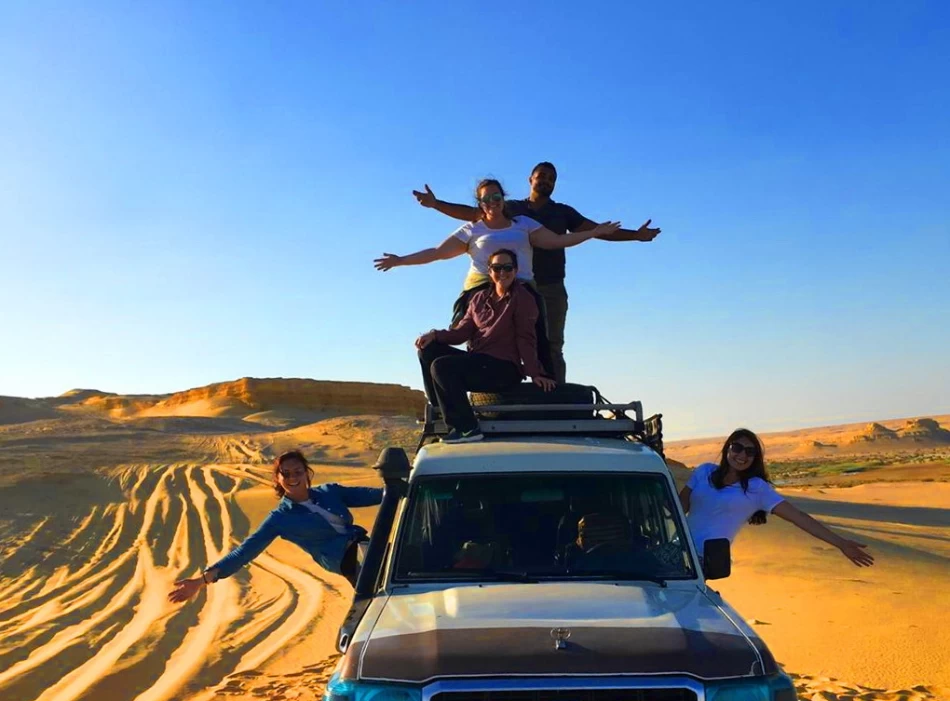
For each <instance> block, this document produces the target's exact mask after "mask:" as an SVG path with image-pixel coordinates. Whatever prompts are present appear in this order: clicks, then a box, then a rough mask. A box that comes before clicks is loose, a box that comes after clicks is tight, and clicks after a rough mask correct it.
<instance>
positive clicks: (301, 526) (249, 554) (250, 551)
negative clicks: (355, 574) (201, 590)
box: [208, 483, 383, 579]
mask: <svg viewBox="0 0 950 701" xmlns="http://www.w3.org/2000/svg"><path fill="white" fill-rule="evenodd" d="M310 499H311V500H312V501H313V502H314V503H315V504H316V505H317V506H319V507H320V508H322V509H326V510H327V511H329V512H330V513H332V514H334V515H335V516H338V517H340V519H342V521H343V523H344V525H345V526H346V531H345V532H344V533H340V532H338V531H337V530H336V529H335V528H334V527H333V526H332V525H331V524H330V522H329V521H327V519H326V518H324V517H323V516H321V515H320V514H319V513H314V512H312V511H311V510H310V509H308V508H307V507H306V506H303V505H301V504H297V503H295V502H294V501H292V500H290V499H288V498H287V497H286V496H285V497H283V498H282V499H281V500H280V502H279V503H278V504H277V508H275V509H274V510H273V511H271V512H270V513H269V514H268V515H267V518H265V519H264V521H263V522H262V523H261V525H260V526H258V527H257V530H256V531H254V532H253V533H251V535H249V536H248V537H247V538H245V539H244V541H243V542H242V543H241V544H240V545H238V546H237V547H236V548H234V550H232V551H231V552H229V553H228V554H227V555H225V556H224V557H222V558H221V559H220V560H218V561H217V562H216V563H214V564H213V565H211V566H210V567H208V569H209V570H210V569H216V570H217V571H218V578H219V579H220V578H223V577H230V576H231V575H232V574H234V573H235V572H237V571H238V570H239V569H241V568H242V567H244V566H245V565H247V564H248V563H250V562H251V561H252V560H253V559H254V558H255V557H257V556H258V555H260V554H261V553H262V552H263V551H264V548H266V547H267V546H268V545H270V543H271V541H273V540H274V538H276V537H278V536H280V537H281V538H283V539H285V540H289V541H290V542H291V543H293V544H294V545H297V546H299V547H301V548H303V549H304V550H306V551H307V552H308V553H309V554H310V556H311V557H312V558H313V559H314V561H316V563H317V564H318V565H320V566H321V567H323V568H324V569H326V570H329V571H330V572H334V573H336V574H340V563H341V562H342V561H343V554H344V553H345V552H346V549H347V547H348V546H349V545H350V543H352V542H353V541H355V540H359V539H360V538H362V537H363V536H365V535H366V529H365V528H362V527H361V526H357V525H354V524H353V514H351V513H350V510H349V509H348V508H347V507H349V506H375V505H377V504H379V503H380V502H381V501H382V500H383V490H382V489H378V488H376V487H344V486H343V485H341V484H335V483H331V484H321V485H319V486H317V487H311V488H310Z"/></svg>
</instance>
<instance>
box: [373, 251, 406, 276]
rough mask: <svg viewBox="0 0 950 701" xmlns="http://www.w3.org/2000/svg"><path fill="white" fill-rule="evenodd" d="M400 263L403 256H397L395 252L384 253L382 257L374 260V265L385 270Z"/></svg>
mask: <svg viewBox="0 0 950 701" xmlns="http://www.w3.org/2000/svg"><path fill="white" fill-rule="evenodd" d="M400 265H402V256H397V255H396V254H395V253H384V254H383V257H382V258H377V259H376V260H374V261H373V266H374V267H375V268H376V269H377V270H381V271H383V272H386V271H387V270H392V269H393V268H397V267H399V266H400Z"/></svg>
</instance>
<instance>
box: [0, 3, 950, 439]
mask: <svg viewBox="0 0 950 701" xmlns="http://www.w3.org/2000/svg"><path fill="white" fill-rule="evenodd" d="M404 5H407V4H403V3H390V2H364V3H347V4H344V3H322V2H298V3H294V2H283V3H270V4H265V3H226V2H217V3H212V2H207V3H186V2H166V3H152V4H142V3H136V4H130V3H114V4H113V3H104V2H103V3H56V2H46V3H44V2H13V3H5V4H4V6H3V9H2V10H0V106H2V108H0V300H3V303H2V304H0V329H2V331H0V395H3V394H6V395H17V396H47V395H53V394H59V393H61V392H63V391H65V390H67V389H70V388H74V387H95V388H99V389H103V390H108V391H114V392H149V393H151V392H169V391H175V390H180V389H185V388H188V387H192V386H197V385H203V384H208V383H210V382H216V381H222V380H229V379H234V378H237V377H241V376H248V375H250V376H258V377H261V376H283V377H314V378H318V379H337V380H365V381H375V382H395V383H400V384H407V385H410V386H413V387H421V381H420V377H419V369H418V365H417V362H416V360H415V357H414V352H413V348H412V341H413V339H414V338H415V336H416V335H417V334H418V333H419V332H421V331H424V330H427V329H429V328H431V327H433V326H444V324H445V323H446V321H447V319H448V313H449V308H450V306H451V303H452V301H453V299H454V297H455V295H456V293H457V291H458V288H459V286H460V283H461V280H462V277H463V276H464V272H465V269H466V267H467V261H466V260H465V259H462V258H460V259H456V260H453V261H449V262H442V263H437V264H432V265H430V266H426V267H417V268H400V269H396V270H394V271H391V272H389V273H386V274H382V273H379V272H377V271H375V270H374V269H373V266H372V260H373V258H374V257H377V256H378V255H379V254H381V253H382V252H384V251H387V252H394V253H409V252H412V251H414V250H418V249H420V248H425V247H427V246H429V245H433V244H435V243H437V242H439V241H441V240H442V239H443V238H444V237H445V236H446V235H447V234H448V233H450V232H451V230H452V229H453V228H454V225H453V223H452V222H451V221H450V220H448V219H445V218H444V217H442V216H441V215H439V214H437V213H435V212H433V211H431V210H425V209H422V208H420V207H419V206H418V205H417V204H416V202H415V200H414V199H413V198H412V197H411V195H410V191H411V190H412V189H413V188H417V187H420V186H421V185H422V184H423V183H426V182H427V183H429V184H430V185H431V186H432V187H433V189H434V190H435V192H436V193H437V195H439V196H440V197H442V198H445V199H451V200H455V201H470V198H471V196H472V194H471V189H472V187H473V185H474V184H475V182H476V181H477V180H478V179H479V178H481V177H484V176H487V175H492V176H497V177H499V178H501V179H502V181H503V182H504V183H505V184H506V186H507V187H508V189H509V190H510V191H511V193H512V194H514V195H516V196H524V195H525V194H527V184H526V179H527V176H528V173H529V171H530V169H531V167H532V166H533V165H534V163H536V162H537V161H540V160H550V161H553V162H554V163H555V164H556V165H557V166H558V169H559V172H560V178H559V182H558V187H557V191H556V192H555V198H556V199H558V200H560V201H563V202H567V203H569V204H571V205H573V206H574V207H576V208H577V209H579V210H580V211H581V212H582V213H584V214H585V215H586V216H588V217H589V218H592V219H600V220H603V219H608V218H609V219H620V220H622V221H623V222H624V224H625V225H627V226H630V227H636V226H638V225H639V224H641V223H642V222H643V221H644V220H645V219H647V218H652V219H653V221H654V222H655V224H656V225H658V226H660V227H662V229H663V233H662V234H661V235H660V237H659V238H657V239H656V241H654V242H652V243H649V244H643V243H624V244H618V243H606V242H599V241H598V242H591V243H588V244H584V245H583V246H581V247H578V248H574V249H572V250H570V251H568V279H567V284H568V290H569V292H570V304H571V310H570V313H569V316H568V326H567V346H566V355H567V360H568V368H569V374H570V376H571V378H572V379H573V380H575V381H580V382H583V383H592V384H596V385H598V386H599V387H600V388H601V390H602V391H603V393H604V394H605V395H606V396H607V397H608V398H610V399H611V400H613V401H620V400H627V399H632V398H640V399H642V400H643V401H644V403H645V405H646V408H647V410H648V411H651V410H652V411H660V412H662V413H663V414H664V416H665V422H666V425H667V428H668V432H669V434H670V435H671V436H674V437H686V436H692V435H705V434H713V433H721V432H724V431H726V430H729V429H730V428H733V427H734V426H736V425H739V424H742V425H748V426H749V427H751V428H754V429H759V430H770V429H782V428H792V427H796V426H804V425H813V424H822V423H828V422H839V421H850V420H865V419H873V418H884V417H896V416H909V415H919V414H928V413H929V414H935V413H948V412H950V363H948V357H950V352H948V349H950V311H948V310H950V274H948V268H950V197H948V196H947V191H948V183H950V120H948V119H947V115H948V114H950V81H948V80H947V75H950V7H948V6H947V5H946V4H945V3H942V2H936V1H935V2H913V1H911V2H902V3H897V2H893V3H885V2H879V3H858V2H796V3H783V4H782V6H776V5H777V4H775V3H751V2H749V3H715V4H712V3H676V4H675V6H673V4H669V5H671V6H669V7H667V6H666V5H667V4H664V3H649V4H647V3H626V2H593V3H586V4H580V5H579V4H577V3H567V2H548V3H544V4H541V3H520V2H519V3H506V4H495V5H491V4H485V3H479V4H475V3H444V2H431V3H412V4H411V7H406V6H404ZM539 10H543V12H540V11H539Z"/></svg>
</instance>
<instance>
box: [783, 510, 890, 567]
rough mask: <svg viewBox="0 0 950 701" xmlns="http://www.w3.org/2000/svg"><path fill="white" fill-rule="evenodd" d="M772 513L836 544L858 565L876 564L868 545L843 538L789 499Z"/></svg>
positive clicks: (820, 538) (819, 537)
mask: <svg viewBox="0 0 950 701" xmlns="http://www.w3.org/2000/svg"><path fill="white" fill-rule="evenodd" d="M772 513H773V514H775V515H776V516H780V517H782V518H784V519H785V520H786V521H788V522H789V523H793V524H795V525H796V526H798V527H799V528H801V529H802V530H803V531H805V532H806V533H808V534H809V535H812V536H814V537H815V538H818V540H823V541H825V542H826V543H828V544H829V545H833V546H835V547H836V548H838V550H840V551H841V554H842V555H844V556H845V557H846V558H848V559H849V560H851V562H853V563H854V564H855V565H857V566H858V567H870V566H871V565H873V564H874V558H873V557H872V556H871V553H869V552H868V551H867V550H865V548H866V547H867V545H865V544H864V543H859V542H857V541H856V540H849V539H848V538H842V537H841V536H840V535H838V534H837V533H835V532H833V531H832V530H831V529H829V528H828V527H827V526H825V525H824V524H822V523H821V522H820V521H817V520H815V519H814V518H812V517H811V516H809V515H808V514H806V513H805V512H804V511H802V510H801V509H797V508H795V507H794V506H792V505H791V504H789V503H788V502H787V501H783V502H782V503H780V504H779V505H778V506H776V507H775V508H774V509H772Z"/></svg>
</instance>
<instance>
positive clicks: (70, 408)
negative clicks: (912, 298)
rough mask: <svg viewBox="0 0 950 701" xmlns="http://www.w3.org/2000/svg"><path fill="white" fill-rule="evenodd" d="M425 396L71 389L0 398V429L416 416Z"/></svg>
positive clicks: (296, 388)
mask: <svg viewBox="0 0 950 701" xmlns="http://www.w3.org/2000/svg"><path fill="white" fill-rule="evenodd" d="M424 402H425V399H424V395H423V394H422V392H419V391H418V390H412V389H410V388H408V387H405V386H402V385H391V384H376V383H372V382H334V381H329V380H311V379H299V378H291V379H287V378H266V379H256V378H251V377H244V378H241V379H239V380H234V381H232V382H218V383H215V384H211V385H206V386H204V387H197V388H195V389H189V390H185V391H182V392H175V393H173V394H158V395H120V394H114V393H112V392H102V391H100V390H95V389H73V390H69V391H68V392H64V393H63V394H61V395H60V396H58V397H48V398H44V399H22V398H19V397H0V424H7V423H22V422H26V421H35V420H38V419H51V418H57V417H61V416H65V415H67V412H71V413H74V414H75V413H92V414H103V415H107V416H109V417H111V418H127V419H131V418H143V417H155V416H185V417H203V418H217V417H232V418H238V417H240V418H243V417H247V416H257V417H258V418H261V417H265V422H266V417H268V416H270V417H283V419H280V418H276V419H275V420H276V423H286V420H287V419H291V418H292V419H298V420H300V419H306V418H307V414H308V412H310V413H311V414H312V415H313V416H316V415H317V414H319V415H320V416H327V415H329V414H332V413H337V414H339V413H347V414H396V415H403V416H419V415H421V413H422V408H423V406H424Z"/></svg>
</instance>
